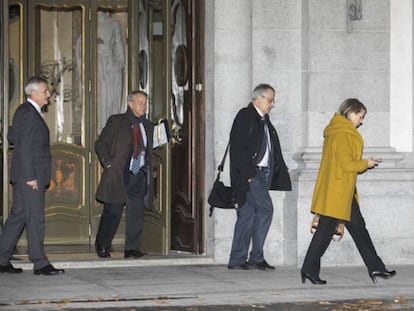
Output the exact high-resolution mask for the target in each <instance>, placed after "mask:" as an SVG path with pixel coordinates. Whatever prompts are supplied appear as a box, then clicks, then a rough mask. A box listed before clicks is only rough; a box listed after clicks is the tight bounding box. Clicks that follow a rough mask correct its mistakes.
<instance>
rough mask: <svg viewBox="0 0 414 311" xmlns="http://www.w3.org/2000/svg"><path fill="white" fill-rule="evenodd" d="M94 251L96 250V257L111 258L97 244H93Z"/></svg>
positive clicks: (104, 248)
mask: <svg viewBox="0 0 414 311" xmlns="http://www.w3.org/2000/svg"><path fill="white" fill-rule="evenodd" d="M95 250H96V255H98V257H100V258H111V254H110V253H109V250H108V249H107V248H106V247H103V246H101V245H99V244H98V243H97V242H95Z"/></svg>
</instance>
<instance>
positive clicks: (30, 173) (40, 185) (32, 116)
mask: <svg viewBox="0 0 414 311" xmlns="http://www.w3.org/2000/svg"><path fill="white" fill-rule="evenodd" d="M24 91H25V94H26V96H27V101H26V102H25V103H23V104H22V105H20V106H19V108H17V110H16V113H15V115H14V118H13V125H12V127H11V128H10V130H9V133H8V136H7V138H8V140H9V142H10V144H12V145H14V149H13V157H12V161H11V183H12V185H13V205H12V208H11V211H10V215H9V217H8V218H7V221H6V223H5V225H4V228H3V232H2V235H1V236H0V272H1V273H20V272H22V269H18V268H14V267H13V266H12V264H11V263H10V259H11V257H12V255H13V251H14V249H15V247H16V243H17V241H18V239H19V237H20V235H21V233H22V231H23V229H24V227H25V226H26V230H27V242H28V253H29V259H30V260H31V261H32V262H33V268H34V274H38V275H39V274H42V275H56V274H59V273H63V272H64V270H63V269H56V268H55V267H53V266H52V265H51V264H50V262H49V260H48V258H47V257H46V254H45V253H44V250H43V242H44V236H45V212H44V207H45V190H46V188H47V186H48V185H49V183H50V177H51V154H50V143H49V128H48V127H47V125H46V123H45V121H44V120H43V116H42V110H41V109H42V107H43V106H45V105H47V104H48V98H49V97H50V93H49V90H48V85H47V81H46V80H45V79H43V78H41V77H31V78H30V79H29V80H28V81H27V83H26V86H25V89H24Z"/></svg>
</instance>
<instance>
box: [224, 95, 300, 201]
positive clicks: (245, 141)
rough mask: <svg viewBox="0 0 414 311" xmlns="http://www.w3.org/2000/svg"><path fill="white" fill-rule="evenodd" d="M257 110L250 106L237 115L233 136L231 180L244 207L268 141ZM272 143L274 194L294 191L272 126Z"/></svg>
mask: <svg viewBox="0 0 414 311" xmlns="http://www.w3.org/2000/svg"><path fill="white" fill-rule="evenodd" d="M261 119H262V118H261V116H260V115H259V114H258V113H257V110H256V108H255V107H254V106H253V104H252V103H250V104H249V105H248V106H247V107H245V108H242V109H241V110H240V111H239V112H238V113H237V115H236V117H235V119H234V122H233V126H232V129H231V133H230V179H231V186H232V187H233V189H235V190H236V196H237V203H238V204H239V206H242V205H243V204H244V203H245V201H246V193H247V191H248V190H249V179H251V178H252V177H253V176H254V175H255V174H256V165H257V160H258V159H257V155H258V154H259V151H260V147H261V144H262V141H263V137H264V128H263V121H262V120H261ZM268 127H269V133H270V139H271V143H272V150H273V152H272V154H273V156H274V159H273V161H272V162H273V163H274V165H273V178H272V182H271V186H270V190H280V191H290V190H292V185H291V180H290V176H289V172H288V168H287V166H286V163H285V161H284V159H283V155H282V151H281V148H280V142H279V138H278V135H277V132H276V129H275V128H274V126H273V125H272V124H271V123H270V122H269V124H268Z"/></svg>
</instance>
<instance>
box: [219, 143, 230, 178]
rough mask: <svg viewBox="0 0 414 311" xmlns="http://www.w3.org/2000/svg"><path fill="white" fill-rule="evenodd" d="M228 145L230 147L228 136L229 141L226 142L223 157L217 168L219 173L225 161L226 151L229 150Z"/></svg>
mask: <svg viewBox="0 0 414 311" xmlns="http://www.w3.org/2000/svg"><path fill="white" fill-rule="evenodd" d="M229 147H230V138H229V142H228V143H227V147H226V151H224V155H223V159H222V160H221V163H220V165H219V166H218V168H217V170H218V171H219V175H220V173H221V172H222V171H223V169H224V163H225V162H226V157H227V153H228V151H229Z"/></svg>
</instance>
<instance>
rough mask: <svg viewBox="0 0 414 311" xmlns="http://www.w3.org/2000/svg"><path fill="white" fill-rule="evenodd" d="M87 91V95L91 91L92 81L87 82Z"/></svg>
mask: <svg viewBox="0 0 414 311" xmlns="http://www.w3.org/2000/svg"><path fill="white" fill-rule="evenodd" d="M88 90H89V93H90V92H91V91H92V80H89V81H88Z"/></svg>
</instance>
